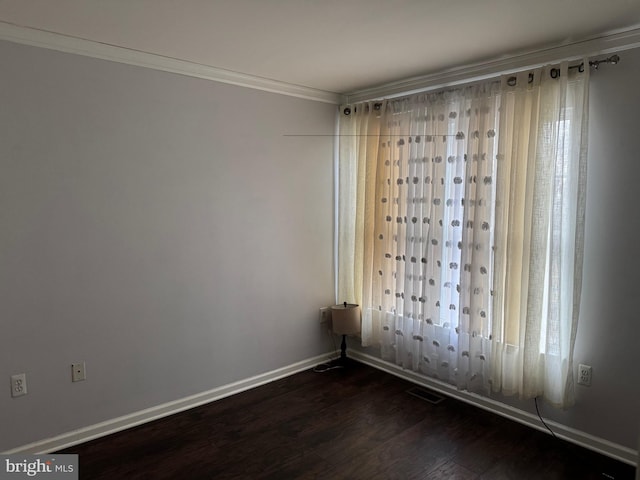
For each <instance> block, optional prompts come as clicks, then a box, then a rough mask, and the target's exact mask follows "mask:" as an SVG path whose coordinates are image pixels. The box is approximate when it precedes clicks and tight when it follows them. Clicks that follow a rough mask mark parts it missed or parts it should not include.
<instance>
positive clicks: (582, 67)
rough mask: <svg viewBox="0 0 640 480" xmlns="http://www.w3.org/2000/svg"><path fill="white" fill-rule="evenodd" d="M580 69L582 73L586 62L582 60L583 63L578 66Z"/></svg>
mask: <svg viewBox="0 0 640 480" xmlns="http://www.w3.org/2000/svg"><path fill="white" fill-rule="evenodd" d="M578 71H579V72H580V73H582V72H584V62H582V63H581V64H580V66H579V67H578Z"/></svg>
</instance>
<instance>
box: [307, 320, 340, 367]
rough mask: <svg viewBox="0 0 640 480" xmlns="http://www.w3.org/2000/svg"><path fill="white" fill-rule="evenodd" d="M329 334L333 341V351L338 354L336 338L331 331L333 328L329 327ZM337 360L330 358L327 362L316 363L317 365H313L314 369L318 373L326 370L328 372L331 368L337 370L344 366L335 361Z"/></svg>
mask: <svg viewBox="0 0 640 480" xmlns="http://www.w3.org/2000/svg"><path fill="white" fill-rule="evenodd" d="M327 334H328V335H329V338H331V342H332V343H333V351H334V353H335V354H336V355H337V354H338V347H337V346H336V338H335V336H334V335H333V333H332V332H331V330H329V329H327ZM334 362H335V360H331V359H329V361H328V362H327V363H321V364H320V365H316V366H315V367H313V371H314V372H316V373H324V372H328V371H329V370H336V369H338V368H344V367H343V365H340V364H338V363H334Z"/></svg>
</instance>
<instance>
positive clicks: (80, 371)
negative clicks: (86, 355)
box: [71, 362, 87, 382]
mask: <svg viewBox="0 0 640 480" xmlns="http://www.w3.org/2000/svg"><path fill="white" fill-rule="evenodd" d="M86 378H87V373H86V369H85V365H84V362H80V363H72V364H71V381H72V382H81V381H82V380H85V379H86Z"/></svg>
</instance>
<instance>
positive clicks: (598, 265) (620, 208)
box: [353, 49, 640, 450]
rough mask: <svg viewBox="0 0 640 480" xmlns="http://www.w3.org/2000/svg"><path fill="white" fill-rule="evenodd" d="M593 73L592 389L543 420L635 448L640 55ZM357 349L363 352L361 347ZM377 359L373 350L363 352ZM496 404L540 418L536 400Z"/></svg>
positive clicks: (584, 339)
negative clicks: (566, 408)
mask: <svg viewBox="0 0 640 480" xmlns="http://www.w3.org/2000/svg"><path fill="white" fill-rule="evenodd" d="M620 56H621V58H622V60H621V62H620V63H619V64H618V65H616V66H603V67H601V70H600V71H592V76H591V83H590V120H589V121H590V124H589V158H588V162H589V166H588V186H587V188H588V190H587V213H586V232H585V234H586V244H585V261H584V279H583V292H582V303H581V318H580V324H579V327H578V336H577V340H576V347H575V370H576V372H577V366H578V364H579V363H584V364H587V365H591V366H592V368H593V378H592V380H593V383H592V386H590V387H585V386H581V385H577V386H576V397H577V398H576V405H575V406H574V407H573V408H571V409H568V410H565V411H563V410H557V409H554V408H552V407H549V406H547V405H544V404H542V405H541V406H540V407H541V412H542V414H543V416H544V417H546V418H547V419H550V420H552V421H555V422H559V423H560V424H563V425H565V426H567V427H570V428H573V429H577V430H579V431H581V432H584V433H587V434H589V435H593V436H595V437H599V438H601V439H604V440H608V441H610V442H614V443H616V444H618V445H621V446H623V447H626V448H629V449H632V450H635V449H636V448H638V437H639V432H638V422H639V420H640V314H639V311H640V310H639V305H640V287H639V285H640V283H639V281H638V277H639V275H640V255H639V254H638V243H639V242H640V214H638V211H637V209H638V205H640V201H639V198H640V196H639V195H640V147H639V142H638V136H639V134H640V129H639V125H640V123H639V118H640V88H639V87H638V85H639V81H640V49H635V50H629V51H624V52H621V53H620ZM353 348H356V349H358V346H357V345H353ZM360 350H361V351H363V352H364V353H367V354H369V355H373V356H377V357H379V356H380V355H379V352H378V351H376V349H373V348H364V349H363V348H360ZM494 399H495V400H498V401H500V402H503V403H505V404H507V405H510V406H513V407H516V408H518V409H520V410H522V411H525V412H529V413H533V414H535V407H534V402H533V400H527V401H519V400H518V399H517V398H511V397H507V398H505V397H500V396H497V397H494Z"/></svg>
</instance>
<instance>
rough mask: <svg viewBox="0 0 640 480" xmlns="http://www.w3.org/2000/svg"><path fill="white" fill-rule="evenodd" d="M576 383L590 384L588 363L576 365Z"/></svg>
mask: <svg viewBox="0 0 640 480" xmlns="http://www.w3.org/2000/svg"><path fill="white" fill-rule="evenodd" d="M578 385H585V386H587V387H589V386H591V367H590V366H589V365H583V364H580V365H578Z"/></svg>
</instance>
